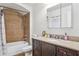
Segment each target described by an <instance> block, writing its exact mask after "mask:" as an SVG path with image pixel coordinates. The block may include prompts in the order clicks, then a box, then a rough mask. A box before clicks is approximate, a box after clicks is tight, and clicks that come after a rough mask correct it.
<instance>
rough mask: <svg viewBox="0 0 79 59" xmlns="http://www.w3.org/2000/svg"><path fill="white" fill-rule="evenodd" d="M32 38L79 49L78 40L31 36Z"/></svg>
mask: <svg viewBox="0 0 79 59" xmlns="http://www.w3.org/2000/svg"><path fill="white" fill-rule="evenodd" d="M33 39H36V40H40V41H44V42H47V43H51V44H55V45H59V46H62V47H66V48H70V49H73V50H77V51H79V42H75V41H69V40H62V39H55V38H45V37H33Z"/></svg>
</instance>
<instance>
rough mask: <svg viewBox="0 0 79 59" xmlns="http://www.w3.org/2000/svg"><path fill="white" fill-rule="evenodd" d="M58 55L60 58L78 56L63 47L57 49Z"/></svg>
mask: <svg viewBox="0 0 79 59" xmlns="http://www.w3.org/2000/svg"><path fill="white" fill-rule="evenodd" d="M57 55H58V56H76V51H74V50H71V49H67V48H63V47H57Z"/></svg>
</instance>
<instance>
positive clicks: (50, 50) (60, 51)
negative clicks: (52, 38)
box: [32, 39, 79, 56]
mask: <svg viewBox="0 0 79 59" xmlns="http://www.w3.org/2000/svg"><path fill="white" fill-rule="evenodd" d="M32 43H33V56H79V51H76V50H72V49H69V48H66V47H62V46H59V45H54V44H51V43H48V42H45V41H41V40H37V39H33V42H32ZM60 44H62V43H60Z"/></svg>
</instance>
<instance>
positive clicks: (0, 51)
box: [0, 9, 3, 56]
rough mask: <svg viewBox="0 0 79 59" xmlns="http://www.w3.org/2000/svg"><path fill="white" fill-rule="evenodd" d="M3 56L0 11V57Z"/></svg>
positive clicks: (0, 17) (0, 16)
mask: <svg viewBox="0 0 79 59" xmlns="http://www.w3.org/2000/svg"><path fill="white" fill-rule="evenodd" d="M1 55H3V50H2V13H1V9H0V56H1Z"/></svg>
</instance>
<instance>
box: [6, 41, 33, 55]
mask: <svg viewBox="0 0 79 59" xmlns="http://www.w3.org/2000/svg"><path fill="white" fill-rule="evenodd" d="M29 50H32V46H31V45H29V44H28V42H25V41H18V42H13V43H7V45H6V53H5V55H6V56H12V55H16V54H18V53H21V52H27V51H29Z"/></svg>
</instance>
